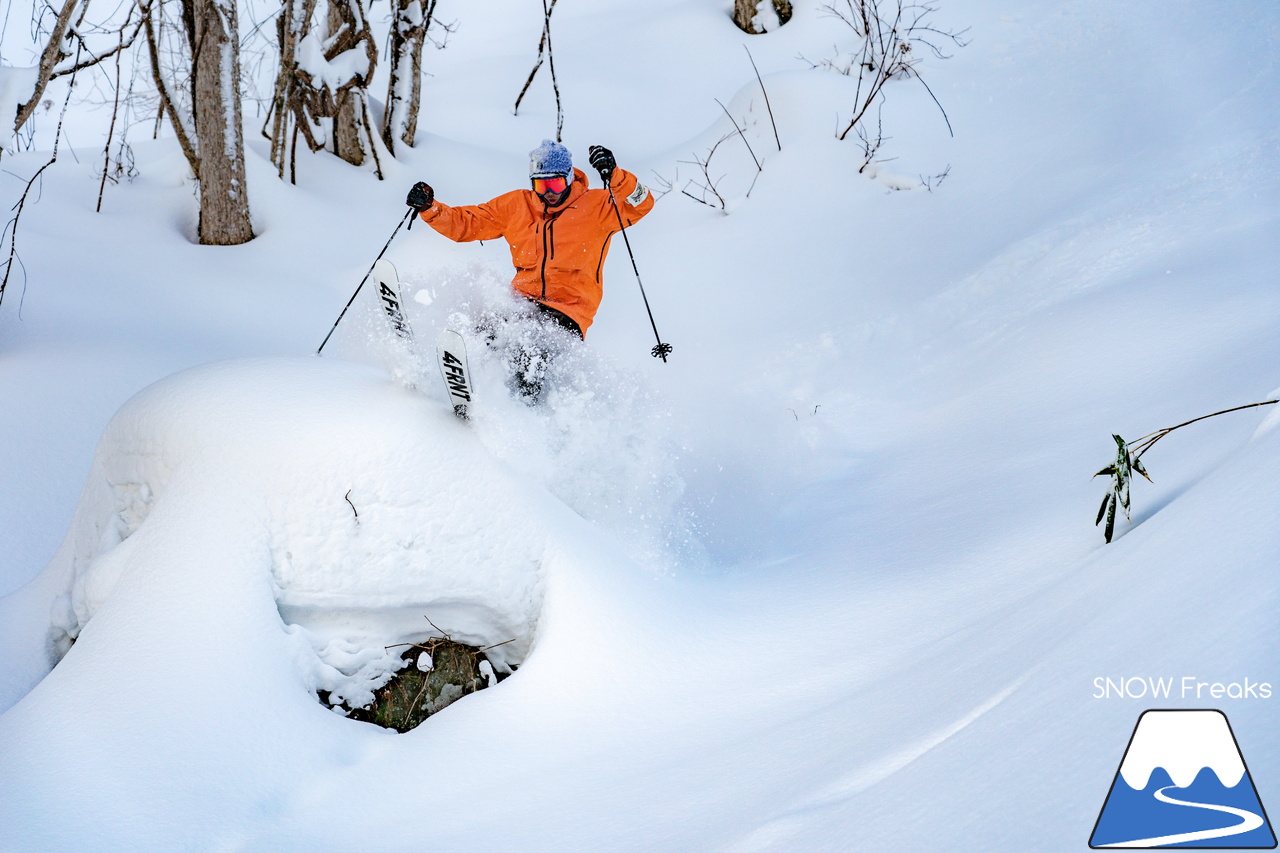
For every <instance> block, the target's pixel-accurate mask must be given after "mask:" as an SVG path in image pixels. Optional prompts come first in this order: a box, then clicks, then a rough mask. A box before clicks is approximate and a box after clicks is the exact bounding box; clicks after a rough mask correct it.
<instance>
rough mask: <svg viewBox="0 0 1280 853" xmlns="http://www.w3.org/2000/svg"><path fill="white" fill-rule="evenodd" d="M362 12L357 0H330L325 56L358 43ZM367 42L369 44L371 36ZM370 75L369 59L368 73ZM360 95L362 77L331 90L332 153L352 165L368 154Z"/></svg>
mask: <svg viewBox="0 0 1280 853" xmlns="http://www.w3.org/2000/svg"><path fill="white" fill-rule="evenodd" d="M361 12H362V10H361V9H360V0H330V3H329V21H328V23H329V37H330V38H332V39H334V44H333V47H331V48H330V50H329V54H330V55H329V56H327V57H326V58H327V59H332V58H333V57H335V56H337V55H338V54H340V53H342V52H344V51H345V50H348V49H352V48H354V47H356V46H357V45H359V43H360V40H361V39H362V38H363V37H364V33H365V30H366V28H367V25H366V24H365V22H364V21H363V19H362V18H363V16H362V14H361ZM339 34H340V35H339ZM335 36H337V38H334V37H335ZM369 43H370V44H372V39H371V38H370V39H369ZM372 75H373V65H372V63H370V65H369V76H372ZM366 79H367V78H366ZM363 98H364V81H359V82H357V83H356V84H355V85H353V86H350V87H348V88H345V89H339V90H338V91H337V92H336V93H334V110H333V153H334V154H336V155H338V157H340V158H342V159H343V160H346V161H347V162H348V163H350V164H351V165H353V166H360V165H363V163H364V161H365V159H366V158H367V156H368V152H366V151H365V148H364V140H363V139H361V133H360V129H361V128H360V125H361V120H362V117H363V111H362V109H361V107H362V106H363Z"/></svg>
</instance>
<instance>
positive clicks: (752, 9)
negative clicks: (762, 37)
mask: <svg viewBox="0 0 1280 853" xmlns="http://www.w3.org/2000/svg"><path fill="white" fill-rule="evenodd" d="M763 3H770V4H771V5H772V6H773V11H774V13H775V14H776V15H777V16H778V23H779V24H785V23H786V22H787V21H789V20H791V14H792V9H791V0H733V22H734V23H735V24H737V25H738V29H740V30H742V31H743V32H747V33H751V34H752V35H757V34H759V33H763V32H765V31H764V30H761V29H756V25H755V18H756V14H757V13H758V12H759V11H760V6H761V4H763Z"/></svg>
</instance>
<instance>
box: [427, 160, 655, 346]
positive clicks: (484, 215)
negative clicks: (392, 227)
mask: <svg viewBox="0 0 1280 853" xmlns="http://www.w3.org/2000/svg"><path fill="white" fill-rule="evenodd" d="M573 175H574V179H573V183H572V184H571V185H570V187H569V195H568V197H567V198H566V199H565V200H564V202H563V203H561V204H560V205H559V206H557V207H550V208H549V207H547V206H546V205H545V204H544V203H543V201H542V199H541V198H540V197H539V196H538V195H537V194H536V193H534V191H533V190H513V191H511V192H509V193H503V194H502V195H500V196H498V197H497V198H495V199H493V200H492V201H487V202H485V203H484V204H475V205H466V206H463V207H450V206H449V205H447V204H441V203H440V202H436V203H435V204H433V205H432V206H431V207H429V208H427V209H426V210H424V211H422V214H421V216H422V219H423V221H424V222H426V223H427V224H428V225H430V226H431V227H432V228H434V229H435V230H436V231H438V232H440V233H441V234H443V235H444V236H446V237H448V238H449V239H450V240H454V241H455V242H459V243H465V242H469V241H471V240H493V239H496V238H498V237H502V238H503V239H505V240H506V241H507V243H508V245H510V247H511V262H512V263H513V264H515V268H516V276H515V278H514V279H513V280H512V282H511V285H512V287H514V288H515V289H516V291H517V292H518V293H520V294H522V295H524V296H527V297H529V298H530V299H533V300H535V301H537V302H541V303H543V304H545V305H546V306H547V307H549V308H554V309H555V310H557V311H559V312H560V313H562V314H564V315H566V316H567V317H570V318H571V319H572V320H573V321H574V322H575V323H577V324H578V326H579V327H580V328H581V329H582V334H583V336H584V337H585V336H586V333H587V327H588V326H590V325H591V321H592V319H593V318H594V317H595V315H596V310H597V309H598V308H599V307H600V299H601V297H602V296H603V295H604V288H603V283H602V282H601V278H600V276H601V273H602V272H603V270H604V259H605V256H606V255H608V254H609V239H610V238H611V237H612V236H613V235H614V233H616V232H617V231H618V214H617V213H615V212H614V210H613V202H612V201H610V199H609V192H608V190H604V189H591V188H590V187H589V184H588V181H587V176H586V174H585V173H583V171H582V170H581V169H574V170H573ZM612 186H613V195H614V198H616V199H617V202H618V212H619V213H621V214H622V221H623V222H624V223H626V224H627V225H628V226H630V225H632V224H634V223H636V222H638V221H639V220H640V219H641V218H642V217H643V216H644V215H645V214H646V213H648V212H649V211H650V210H652V209H653V194H652V193H651V192H649V188H648V187H646V186H645V185H644V184H642V183H640V181H639V179H637V178H636V176H635V175H633V174H631V173H630V172H627V171H624V170H622V169H614V171H613V180H612Z"/></svg>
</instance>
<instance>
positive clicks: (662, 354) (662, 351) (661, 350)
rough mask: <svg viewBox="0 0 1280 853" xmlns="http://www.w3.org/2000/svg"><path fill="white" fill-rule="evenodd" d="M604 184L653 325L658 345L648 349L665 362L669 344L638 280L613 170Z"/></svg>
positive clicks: (638, 272)
mask: <svg viewBox="0 0 1280 853" xmlns="http://www.w3.org/2000/svg"><path fill="white" fill-rule="evenodd" d="M604 185H605V186H606V187H608V188H609V201H610V202H612V204H613V212H614V213H616V214H617V215H618V229H619V230H620V231H621V232H622V242H623V243H624V244H625V245H626V247H627V257H629V258H631V270H632V272H634V273H635V274H636V284H638V285H640V298H641V299H643V300H644V310H645V311H647V312H648V314H649V325H650V326H652V327H653V336H654V338H656V339H657V341H658V345H657V346H655V347H654V348H653V349H651V350H649V353H650V354H651V355H652V356H653V357H654V358H660V359H662V363H663V364H666V363H667V356H669V355H671V349H672V347H671V344H664V343H663V342H662V335H659V334H658V324H657V323H655V322H654V321H653V309H652V308H650V307H649V297H648V296H647V295H646V294H645V292H644V282H642V281H641V280H640V268H639V267H637V266H636V255H635V253H634V252H632V251H631V241H630V240H628V239H627V226H626V224H625V223H624V222H623V221H622V211H621V210H619V209H618V200H617V199H616V198H614V196H613V170H612V169H610V170H609V174H608V175H607V176H604Z"/></svg>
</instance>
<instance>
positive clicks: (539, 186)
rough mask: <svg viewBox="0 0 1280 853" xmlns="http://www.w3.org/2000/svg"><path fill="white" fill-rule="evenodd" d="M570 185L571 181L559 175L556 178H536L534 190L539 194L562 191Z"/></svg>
mask: <svg viewBox="0 0 1280 853" xmlns="http://www.w3.org/2000/svg"><path fill="white" fill-rule="evenodd" d="M568 186H569V181H568V179H567V178H564V177H563V176H560V175H557V176H556V177H554V178H534V179H533V191H534V192H536V193H537V194H538V195H542V194H543V193H562V192H564V191H565V190H566V189H567V188H568Z"/></svg>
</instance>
